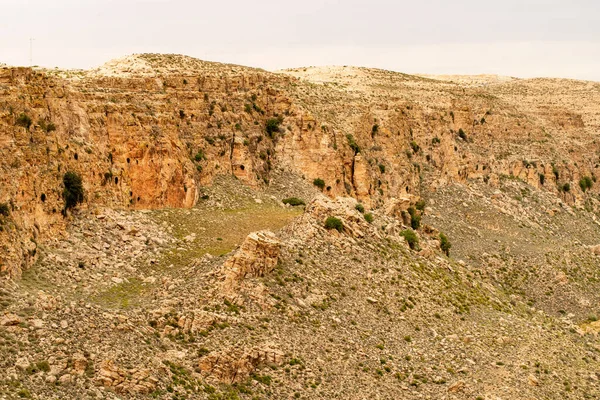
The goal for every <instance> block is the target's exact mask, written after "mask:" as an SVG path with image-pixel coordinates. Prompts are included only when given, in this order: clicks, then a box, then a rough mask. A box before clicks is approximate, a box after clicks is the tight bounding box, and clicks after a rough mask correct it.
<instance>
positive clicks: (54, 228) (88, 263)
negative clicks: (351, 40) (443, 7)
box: [0, 54, 600, 400]
mask: <svg viewBox="0 0 600 400" xmlns="http://www.w3.org/2000/svg"><path fill="white" fill-rule="evenodd" d="M599 133H600V84H597V83H594V82H580V81H570V80H560V79H532V80H521V79H516V78H506V77H492V76H477V77H460V76H428V77H421V76H412V75H406V74H400V73H395V72H389V71H382V70H373V69H365V68H355V67H326V68H302V69H295V70H286V71H280V72H276V73H270V72H266V71H263V70H258V69H252V68H246V67H241V66H235V65H226V64H219V63H210V62H204V61H200V60H196V59H193V58H189V57H184V56H176V55H156V54H144V55H134V56H130V57H126V58H124V59H120V60H115V61H111V62H109V63H107V64H105V65H104V66H102V67H100V68H98V69H96V70H90V71H59V70H41V69H29V68H12V67H5V66H4V67H2V68H0V155H1V156H2V157H1V158H0V168H1V170H2V171H3V173H2V174H1V175H0V180H1V182H0V183H1V184H0V242H1V244H2V246H1V248H0V271H1V272H0V273H1V274H2V275H1V276H0V279H2V281H1V282H0V344H2V346H0V348H1V349H2V355H3V357H2V361H1V362H0V364H1V368H0V398H39V399H51V398H56V399H59V398H60V399H62V398H73V399H79V398H106V399H117V398H148V397H151V398H152V397H153V398H161V399H184V398H189V399H195V398H208V399H236V398H237V399H259V398H277V399H279V398H306V399H311V398H314V399H321V398H344V399H345V398H356V399H363V398H381V399H387V398H390V399H392V398H415V399H418V398H419V399H486V400H488V399H490V400H491V399H493V400H496V399H533V398H548V399H570V398H572V399H585V398H590V399H591V398H598V397H600V391H599V389H598V387H599V386H598V379H599V378H600V376H599V375H598V371H599V369H598V368H599V367H600V361H599V360H598V356H599V354H598V353H599V352H600V342H598V339H597V333H598V332H599V331H600V325H598V322H597V315H598V312H600V310H598V304H599V302H600V295H599V294H598V293H600V269H599V268H598V267H599V260H600V259H599V256H600V249H599V246H598V244H599V243H600V222H599V221H598V220H597V215H598V212H600V208H599V199H600V198H599V196H598V194H599V187H600V184H596V177H597V176H598V175H599V171H597V170H598V167H599V162H598V160H599V159H598V150H600V144H599V143H597V139H598V135H599ZM66 172H74V173H76V174H77V175H78V176H80V177H81V178H82V183H83V189H84V197H83V198H82V199H81V200H82V202H81V204H78V205H77V206H76V207H74V208H68V209H67V207H66V204H65V197H64V195H63V191H64V183H63V179H64V177H65V173H66ZM290 198H295V199H297V200H296V201H293V200H290ZM286 199H287V200H286ZM283 200H285V202H282V201H283ZM284 203H291V204H298V205H296V206H293V205H291V204H284Z"/></svg>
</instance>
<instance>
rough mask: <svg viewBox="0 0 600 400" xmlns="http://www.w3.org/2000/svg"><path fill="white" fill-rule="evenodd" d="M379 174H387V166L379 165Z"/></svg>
mask: <svg viewBox="0 0 600 400" xmlns="http://www.w3.org/2000/svg"><path fill="white" fill-rule="evenodd" d="M379 172H381V173H382V174H385V165H383V164H379Z"/></svg>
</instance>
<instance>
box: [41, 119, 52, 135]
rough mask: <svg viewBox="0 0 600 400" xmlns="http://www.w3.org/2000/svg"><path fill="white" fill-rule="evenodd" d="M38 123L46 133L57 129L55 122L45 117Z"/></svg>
mask: <svg viewBox="0 0 600 400" xmlns="http://www.w3.org/2000/svg"><path fill="white" fill-rule="evenodd" d="M38 125H39V126H40V128H42V130H43V131H44V132H46V133H50V132H53V131H55V130H56V125H54V123H53V122H46V121H45V120H43V119H42V120H40V121H39V122H38Z"/></svg>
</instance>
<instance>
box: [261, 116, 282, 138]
mask: <svg viewBox="0 0 600 400" xmlns="http://www.w3.org/2000/svg"><path fill="white" fill-rule="evenodd" d="M281 122H282V119H281V118H269V119H268V120H267V124H266V125H265V130H266V131H267V135H269V137H270V138H273V137H274V135H275V134H276V133H279V131H280V128H279V125H280V124H281Z"/></svg>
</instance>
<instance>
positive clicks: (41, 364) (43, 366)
mask: <svg viewBox="0 0 600 400" xmlns="http://www.w3.org/2000/svg"><path fill="white" fill-rule="evenodd" d="M35 365H36V366H37V369H38V370H40V371H43V372H49V371H50V364H48V361H38V362H37V363H36V364H35Z"/></svg>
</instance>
